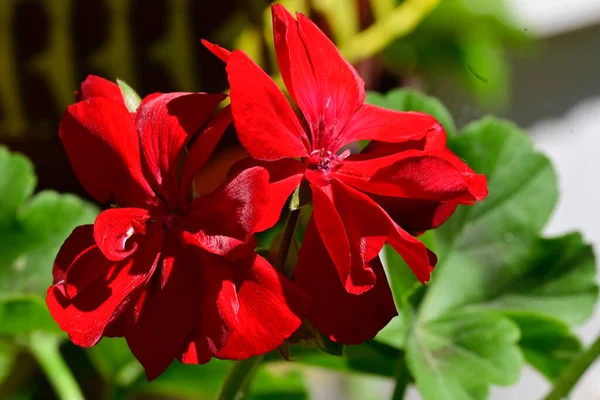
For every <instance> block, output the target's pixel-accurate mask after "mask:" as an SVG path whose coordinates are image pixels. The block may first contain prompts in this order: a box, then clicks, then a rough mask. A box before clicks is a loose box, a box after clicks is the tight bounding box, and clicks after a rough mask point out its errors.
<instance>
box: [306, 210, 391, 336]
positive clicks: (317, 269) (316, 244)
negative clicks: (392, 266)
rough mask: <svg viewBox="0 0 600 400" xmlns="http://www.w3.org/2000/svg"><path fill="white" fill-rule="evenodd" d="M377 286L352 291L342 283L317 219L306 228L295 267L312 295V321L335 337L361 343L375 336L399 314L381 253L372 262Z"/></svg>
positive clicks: (371, 267)
mask: <svg viewBox="0 0 600 400" xmlns="http://www.w3.org/2000/svg"><path fill="white" fill-rule="evenodd" d="M369 267H370V269H371V270H372V271H373V272H374V273H375V275H376V277H377V281H376V284H375V286H374V287H373V288H372V289H371V290H369V291H368V292H366V293H362V294H359V295H355V294H350V293H348V291H347V290H346V289H345V288H344V287H343V286H342V284H341V282H340V280H339V278H338V274H337V272H336V267H335V265H334V263H333V261H332V260H331V257H330V256H329V254H328V252H327V249H326V248H325V246H324V244H323V242H322V241H321V238H320V236H319V232H318V230H317V228H316V225H315V223H314V221H311V222H310V223H309V225H308V228H307V230H306V235H305V237H304V242H303V244H302V248H301V249H300V255H299V258H298V264H297V266H296V270H295V281H296V283H297V284H298V286H300V287H301V288H302V289H303V290H304V291H306V293H307V294H308V295H309V296H310V297H311V298H312V300H313V304H312V307H311V309H310V313H309V317H308V318H309V320H310V322H311V323H312V324H313V325H314V326H315V327H316V328H317V329H318V330H319V331H321V332H322V333H323V334H325V335H326V336H328V337H329V338H330V339H331V340H334V341H336V342H340V343H345V344H360V343H363V342H364V341H366V340H369V339H372V338H373V337H374V336H375V335H376V334H377V332H379V331H380V330H381V329H382V328H383V327H384V326H385V325H387V323H388V322H389V321H390V320H391V319H392V318H393V317H394V316H396V315H397V312H396V307H395V305H394V299H393V298H392V293H391V291H390V288H389V286H388V283H387V279H386V276H385V273H384V271H383V267H382V265H381V261H380V260H379V257H375V258H374V259H372V260H371V261H370V262H369Z"/></svg>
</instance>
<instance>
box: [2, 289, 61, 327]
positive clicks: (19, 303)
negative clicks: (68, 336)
mask: <svg viewBox="0 0 600 400" xmlns="http://www.w3.org/2000/svg"><path fill="white" fill-rule="evenodd" d="M33 331H45V332H52V333H57V334H61V333H62V332H61V330H60V329H58V326H57V325H56V322H54V320H53V319H52V317H51V316H50V313H48V309H47V308H46V303H45V302H44V300H43V299H41V298H40V297H39V296H36V295H19V296H17V297H14V298H5V299H4V300H2V301H0V336H15V335H21V334H26V333H31V332H33Z"/></svg>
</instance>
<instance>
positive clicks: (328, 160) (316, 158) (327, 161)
mask: <svg viewBox="0 0 600 400" xmlns="http://www.w3.org/2000/svg"><path fill="white" fill-rule="evenodd" d="M349 155H350V150H345V151H344V152H343V153H342V154H340V155H337V154H335V153H332V152H331V151H329V150H325V149H319V150H313V151H312V152H311V153H310V158H309V159H308V164H309V166H310V167H313V168H314V169H317V170H318V171H321V172H323V173H328V172H331V171H332V170H334V169H336V168H338V167H339V166H341V165H342V164H343V163H344V160H345V159H346V157H348V156H349Z"/></svg>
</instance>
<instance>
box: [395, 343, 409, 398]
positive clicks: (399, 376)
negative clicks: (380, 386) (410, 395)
mask: <svg viewBox="0 0 600 400" xmlns="http://www.w3.org/2000/svg"><path fill="white" fill-rule="evenodd" d="M395 378H396V384H395V386H394V393H393V394H392V400H403V399H404V394H405V393H406V388H407V387H408V380H409V378H410V373H409V372H408V366H407V365H406V356H405V353H404V352H402V353H401V354H400V355H399V356H398V361H397V362H396V371H395Z"/></svg>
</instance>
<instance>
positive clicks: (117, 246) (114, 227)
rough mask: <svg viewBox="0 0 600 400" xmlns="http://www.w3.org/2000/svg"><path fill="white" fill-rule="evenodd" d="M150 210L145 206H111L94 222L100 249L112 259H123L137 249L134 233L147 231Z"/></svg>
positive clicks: (95, 238) (95, 236) (95, 234)
mask: <svg viewBox="0 0 600 400" xmlns="http://www.w3.org/2000/svg"><path fill="white" fill-rule="evenodd" d="M148 218H149V215H148V211H147V210H144V209H143V208H109V209H108V210H105V211H102V212H101V213H100V214H99V215H98V216H97V217H96V221H95V222H94V240H95V241H96V244H97V245H98V248H99V249H100V251H102V254H104V256H105V257H106V258H108V259H109V260H111V261H121V260H123V259H125V258H127V257H129V256H130V255H131V254H133V252H135V251H136V249H137V247H138V244H137V240H135V239H131V240H130V238H131V237H132V236H133V235H134V234H145V233H146V220H147V219H148Z"/></svg>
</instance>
